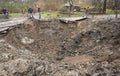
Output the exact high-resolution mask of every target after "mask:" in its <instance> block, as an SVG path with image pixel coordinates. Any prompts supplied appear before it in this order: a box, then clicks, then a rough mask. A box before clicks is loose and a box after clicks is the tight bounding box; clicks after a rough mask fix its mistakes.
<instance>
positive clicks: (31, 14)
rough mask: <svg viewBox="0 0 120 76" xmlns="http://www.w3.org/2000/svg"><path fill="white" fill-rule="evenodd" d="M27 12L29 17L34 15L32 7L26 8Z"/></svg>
mask: <svg viewBox="0 0 120 76" xmlns="http://www.w3.org/2000/svg"><path fill="white" fill-rule="evenodd" d="M28 13H29V14H30V18H34V16H33V9H32V8H29V9H28Z"/></svg>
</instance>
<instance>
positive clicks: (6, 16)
mask: <svg viewBox="0 0 120 76" xmlns="http://www.w3.org/2000/svg"><path fill="white" fill-rule="evenodd" d="M2 12H3V14H4V17H5V18H8V12H7V10H6V8H3V9H2Z"/></svg>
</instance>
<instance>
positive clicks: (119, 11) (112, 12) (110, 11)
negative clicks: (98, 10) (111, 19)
mask: <svg viewBox="0 0 120 76" xmlns="http://www.w3.org/2000/svg"><path fill="white" fill-rule="evenodd" d="M118 13H119V14H120V10H118ZM106 14H115V11H114V10H112V9H107V10H106Z"/></svg>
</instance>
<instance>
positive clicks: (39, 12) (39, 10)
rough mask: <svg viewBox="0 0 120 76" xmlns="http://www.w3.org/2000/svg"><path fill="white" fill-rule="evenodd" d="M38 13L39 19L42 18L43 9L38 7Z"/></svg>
mask: <svg viewBox="0 0 120 76" xmlns="http://www.w3.org/2000/svg"><path fill="white" fill-rule="evenodd" d="M38 14H39V19H41V9H40V7H38Z"/></svg>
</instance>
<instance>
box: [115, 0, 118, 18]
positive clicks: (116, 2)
mask: <svg viewBox="0 0 120 76" xmlns="http://www.w3.org/2000/svg"><path fill="white" fill-rule="evenodd" d="M117 7H118V0H115V18H118V11H117Z"/></svg>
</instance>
